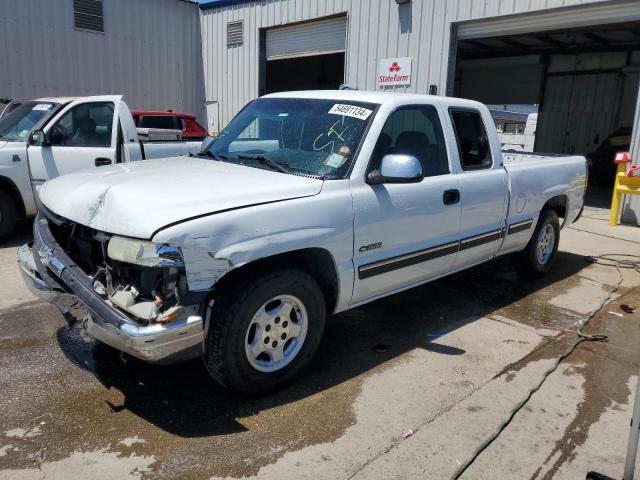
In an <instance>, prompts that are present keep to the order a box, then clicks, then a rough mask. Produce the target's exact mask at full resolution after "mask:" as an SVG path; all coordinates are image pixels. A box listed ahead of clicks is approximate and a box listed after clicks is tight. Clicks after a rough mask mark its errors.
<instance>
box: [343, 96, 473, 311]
mask: <svg viewBox="0 0 640 480" xmlns="http://www.w3.org/2000/svg"><path fill="white" fill-rule="evenodd" d="M441 125H442V122H441V120H440V115H439V114H438V111H437V109H436V108H435V107H434V106H432V105H412V106H405V107H401V108H398V109H397V110H395V111H394V112H392V113H391V114H390V115H389V117H388V119H387V121H386V123H385V125H384V128H383V129H382V132H381V133H380V136H379V138H378V141H377V143H376V147H375V149H374V151H373V155H372V158H371V162H370V164H369V171H370V170H373V169H376V168H378V167H377V165H379V164H380V162H381V159H382V157H383V156H384V155H387V154H408V155H412V156H414V157H416V158H417V159H418V160H419V161H420V163H421V164H422V170H423V175H424V178H423V179H422V180H421V181H420V182H419V183H399V184H392V183H388V184H386V183H383V184H380V185H369V184H366V183H364V184H361V183H360V180H359V179H358V180H356V181H353V180H352V186H351V191H352V195H353V207H354V213H355V220H354V240H355V244H354V247H355V248H354V250H355V252H354V266H355V270H356V279H355V283H354V291H353V298H352V303H359V302H362V301H364V300H367V299H371V298H374V297H376V296H379V295H381V294H385V293H389V292H392V291H394V290H398V289H402V288H406V287H408V286H411V285H414V284H417V283H420V282H422V281H424V280H426V279H430V278H433V277H437V276H439V275H442V274H443V273H445V272H448V271H450V270H451V269H453V265H454V261H455V258H456V254H457V252H458V240H459V230H460V216H461V209H460V203H459V191H458V188H459V186H458V175H456V174H454V173H453V170H452V169H451V165H450V162H449V156H448V152H447V147H446V143H445V138H444V134H443V131H442V126H441ZM456 192H457V193H458V196H457V197H456V196H455V193H456Z"/></svg>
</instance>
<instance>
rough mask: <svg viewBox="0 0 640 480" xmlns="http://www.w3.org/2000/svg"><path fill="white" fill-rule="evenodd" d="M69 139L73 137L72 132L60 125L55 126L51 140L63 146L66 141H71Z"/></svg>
mask: <svg viewBox="0 0 640 480" xmlns="http://www.w3.org/2000/svg"><path fill="white" fill-rule="evenodd" d="M69 137H71V132H70V131H68V130H67V129H66V128H64V126H62V125H61V124H59V123H58V124H56V125H54V126H53V128H52V129H51V138H52V140H53V142H54V143H58V144H60V145H62V144H64V141H66V140H68V139H69Z"/></svg>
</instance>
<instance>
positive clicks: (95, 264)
mask: <svg viewBox="0 0 640 480" xmlns="http://www.w3.org/2000/svg"><path fill="white" fill-rule="evenodd" d="M47 217H48V221H49V228H50V230H51V234H52V235H53V237H54V238H55V239H56V242H58V244H59V245H60V246H61V247H62V248H63V249H64V251H65V252H66V253H67V255H69V257H71V259H72V260H73V261H74V262H75V263H76V264H77V265H78V266H79V267H80V268H81V269H82V271H84V273H86V274H87V275H93V274H94V273H95V272H96V271H97V270H98V268H100V267H103V266H105V264H106V259H107V243H108V242H109V238H111V236H110V235H108V234H106V233H103V232H99V231H98V230H94V229H92V228H89V227H86V226H84V225H80V224H78V223H75V222H72V221H69V220H66V219H62V218H60V217H52V216H49V215H47Z"/></svg>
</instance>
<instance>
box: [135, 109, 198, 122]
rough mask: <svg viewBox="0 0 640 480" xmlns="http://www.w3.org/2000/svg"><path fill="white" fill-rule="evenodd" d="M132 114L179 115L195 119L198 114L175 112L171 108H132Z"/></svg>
mask: <svg viewBox="0 0 640 480" xmlns="http://www.w3.org/2000/svg"><path fill="white" fill-rule="evenodd" d="M131 115H148V116H154V117H179V118H190V119H192V120H195V118H196V116H195V115H193V114H191V113H180V112H173V111H171V110H131Z"/></svg>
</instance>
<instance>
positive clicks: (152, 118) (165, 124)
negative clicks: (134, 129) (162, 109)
mask: <svg viewBox="0 0 640 480" xmlns="http://www.w3.org/2000/svg"><path fill="white" fill-rule="evenodd" d="M138 127H139V128H165V129H170V130H182V122H180V121H179V119H178V118H177V117H175V116H173V115H142V116H141V117H140V120H138Z"/></svg>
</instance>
